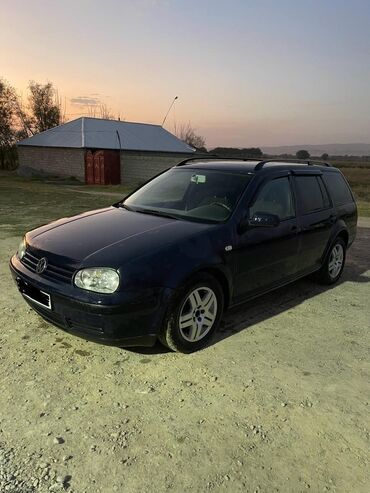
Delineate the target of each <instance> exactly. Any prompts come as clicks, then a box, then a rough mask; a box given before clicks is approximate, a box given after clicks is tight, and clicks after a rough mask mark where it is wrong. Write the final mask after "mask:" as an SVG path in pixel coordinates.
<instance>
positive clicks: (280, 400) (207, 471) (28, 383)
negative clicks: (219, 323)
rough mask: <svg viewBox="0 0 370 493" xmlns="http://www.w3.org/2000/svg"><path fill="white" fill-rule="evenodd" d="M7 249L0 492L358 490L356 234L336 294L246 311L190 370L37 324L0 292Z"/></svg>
mask: <svg viewBox="0 0 370 493" xmlns="http://www.w3.org/2000/svg"><path fill="white" fill-rule="evenodd" d="M363 226H370V225H368V224H367V223H366V222H365V223H363ZM18 241H19V236H7V235H2V236H1V238H0V252H1V253H0V254H1V264H0V269H1V270H0V293H1V299H0V324H1V333H0V374H1V392H0V491H1V492H13V493H15V492H17V493H26V492H27V493H29V492H40V493H43V492H48V491H63V490H67V491H69V492H74V493H83V492H86V493H96V492H107V493H108V492H114V491H118V492H137V493H139V492H140V493H144V492H153V493H154V492H156V493H158V492H164V491H172V492H179V493H184V492H192V493H197V492H205V491H215V492H219V491H220V492H223V491H225V492H232V493H234V492H235V493H236V492H239V491H240V492H241V491H243V492H273V491H280V492H284V493H285V492H294V493H297V492H301V491H302V492H303V491H308V490H310V491H314V492H321V491H333V492H343V493H344V492H346V493H347V492H356V493H361V492H364V493H365V492H368V491H369V484H370V475H369V471H370V467H369V455H368V450H369V428H368V425H369V420H368V418H369V411H370V405H369V402H370V390H369V381H370V379H369V373H370V372H369V369H370V368H369V353H368V350H369V329H370V248H369V244H370V228H369V227H360V228H359V232H358V239H357V241H356V242H355V244H354V246H353V247H352V248H351V250H350V252H349V257H348V264H347V267H346V269H345V272H344V276H343V280H342V282H341V283H340V284H338V285H337V286H335V287H333V288H332V289H324V288H322V287H318V286H316V285H315V284H314V283H313V282H312V281H310V280H303V281H300V282H297V283H295V284H294V285H292V286H290V287H287V288H283V289H280V290H278V291H276V292H274V293H272V294H270V295H267V296H264V297H263V298H261V299H259V300H258V301H254V302H251V303H249V304H246V305H244V306H242V307H240V308H238V309H237V310H234V311H232V312H230V313H228V314H227V315H226V316H225V319H224V323H223V327H222V330H221V331H220V333H219V334H218V336H217V338H216V340H215V341H214V343H213V345H211V346H210V347H208V348H206V349H205V350H203V351H201V352H199V353H197V354H193V355H190V356H185V355H179V354H173V353H170V352H166V351H165V350H164V349H162V348H161V347H160V346H157V347H155V348H154V349H153V350H133V349H131V350H124V349H117V348H110V347H104V346H100V345H96V344H93V343H88V342H85V341H83V340H80V339H77V338H74V337H72V336H69V335H68V334H65V333H63V332H62V331H60V330H58V329H56V328H54V327H52V326H50V325H48V324H47V323H46V322H44V321H43V320H42V319H40V318H39V317H38V316H37V315H36V314H35V313H33V312H32V311H31V310H30V309H29V308H28V307H27V305H26V304H25V303H24V302H23V300H22V299H21V297H20V295H19V294H18V293H17V291H16V288H15V286H14V285H13V283H12V282H11V278H10V274H9V272H8V267H7V260H8V258H9V256H10V254H11V253H12V252H14V251H15V250H16V248H17V244H18Z"/></svg>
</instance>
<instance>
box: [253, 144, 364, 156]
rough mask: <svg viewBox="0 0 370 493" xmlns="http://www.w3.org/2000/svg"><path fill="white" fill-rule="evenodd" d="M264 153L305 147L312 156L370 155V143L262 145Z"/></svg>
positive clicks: (278, 152) (287, 152)
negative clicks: (325, 154)
mask: <svg viewBox="0 0 370 493" xmlns="http://www.w3.org/2000/svg"><path fill="white" fill-rule="evenodd" d="M261 149H262V151H263V153H264V154H273V155H277V154H295V153H296V152H297V151H299V150H300V149H305V150H306V151H308V152H309V153H310V154H311V156H321V154H324V152H326V153H327V154H329V156H345V155H346V154H348V155H349V156H370V144H317V145H313V144H302V145H292V146H261Z"/></svg>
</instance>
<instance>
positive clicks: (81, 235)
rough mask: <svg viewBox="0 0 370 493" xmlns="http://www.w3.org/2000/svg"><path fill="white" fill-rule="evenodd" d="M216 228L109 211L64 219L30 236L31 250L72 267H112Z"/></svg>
mask: <svg viewBox="0 0 370 493" xmlns="http://www.w3.org/2000/svg"><path fill="white" fill-rule="evenodd" d="M214 227H215V225H209V224H202V223H196V222H191V221H183V220H177V219H172V218H167V217H161V216H154V215H149V214H142V213H139V212H134V211H127V210H125V209H122V208H116V207H109V208H105V209H99V210H95V211H90V212H86V213H84V214H80V215H78V216H74V217H70V218H63V219H60V220H58V221H55V222H53V223H50V224H48V225H45V226H41V227H40V228H37V229H35V230H33V231H31V232H30V233H27V237H26V238H27V242H28V243H29V244H30V248H31V249H34V250H37V251H39V253H41V254H42V255H46V256H48V257H63V259H64V260H63V261H64V262H67V263H68V264H69V265H76V266H77V265H80V264H81V263H83V264H84V265H96V266H97V265H101V266H104V265H111V266H117V267H119V265H120V264H121V263H122V261H123V260H124V259H125V258H127V259H130V258H131V259H132V258H137V257H138V256H140V255H143V254H146V253H147V252H148V251H150V250H158V248H160V247H161V246H164V245H168V244H169V243H173V242H176V241H181V240H182V239H184V238H186V237H189V236H192V235H196V234H197V233H199V232H202V231H205V230H208V229H209V228H214Z"/></svg>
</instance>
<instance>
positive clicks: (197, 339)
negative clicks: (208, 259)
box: [159, 273, 224, 353]
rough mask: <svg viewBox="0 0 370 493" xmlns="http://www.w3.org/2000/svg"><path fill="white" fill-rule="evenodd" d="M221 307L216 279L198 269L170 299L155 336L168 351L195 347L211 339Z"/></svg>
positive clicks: (195, 349)
mask: <svg viewBox="0 0 370 493" xmlns="http://www.w3.org/2000/svg"><path fill="white" fill-rule="evenodd" d="M223 310H224V294H223V291H222V288H221V286H220V283H219V282H218V281H217V280H216V279H215V278H214V277H213V276H211V275H209V274H207V273H199V274H197V275H196V276H194V277H193V278H192V279H191V280H190V281H189V282H187V283H186V284H185V285H184V286H182V288H180V289H179V290H178V291H177V292H176V293H175V295H174V296H173V298H172V300H170V303H169V306H168V310H167V314H166V316H165V319H164V323H163V327H162V331H161V333H160V334H159V340H160V341H161V342H162V344H164V345H165V346H167V347H168V348H169V349H171V350H172V351H176V352H180V353H192V352H194V351H198V350H199V349H202V348H203V347H205V346H206V345H207V344H208V343H209V341H210V340H211V339H212V336H213V335H214V333H215V332H216V330H217V328H218V327H219V325H220V322H221V318H222V314H223Z"/></svg>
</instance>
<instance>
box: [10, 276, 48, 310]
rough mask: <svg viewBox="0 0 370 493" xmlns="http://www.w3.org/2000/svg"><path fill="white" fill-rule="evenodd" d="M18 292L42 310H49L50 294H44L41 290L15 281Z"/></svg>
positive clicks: (23, 282)
mask: <svg viewBox="0 0 370 493" xmlns="http://www.w3.org/2000/svg"><path fill="white" fill-rule="evenodd" d="M17 283H18V288H19V291H20V292H21V293H22V294H23V296H24V297H25V298H28V299H29V300H31V301H32V302H33V303H36V304H37V305H40V306H42V307H43V308H47V309H48V310H51V298H50V294H48V293H45V291H41V289H38V288H36V287H35V286H32V285H31V284H28V282H26V281H23V280H22V279H17Z"/></svg>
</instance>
